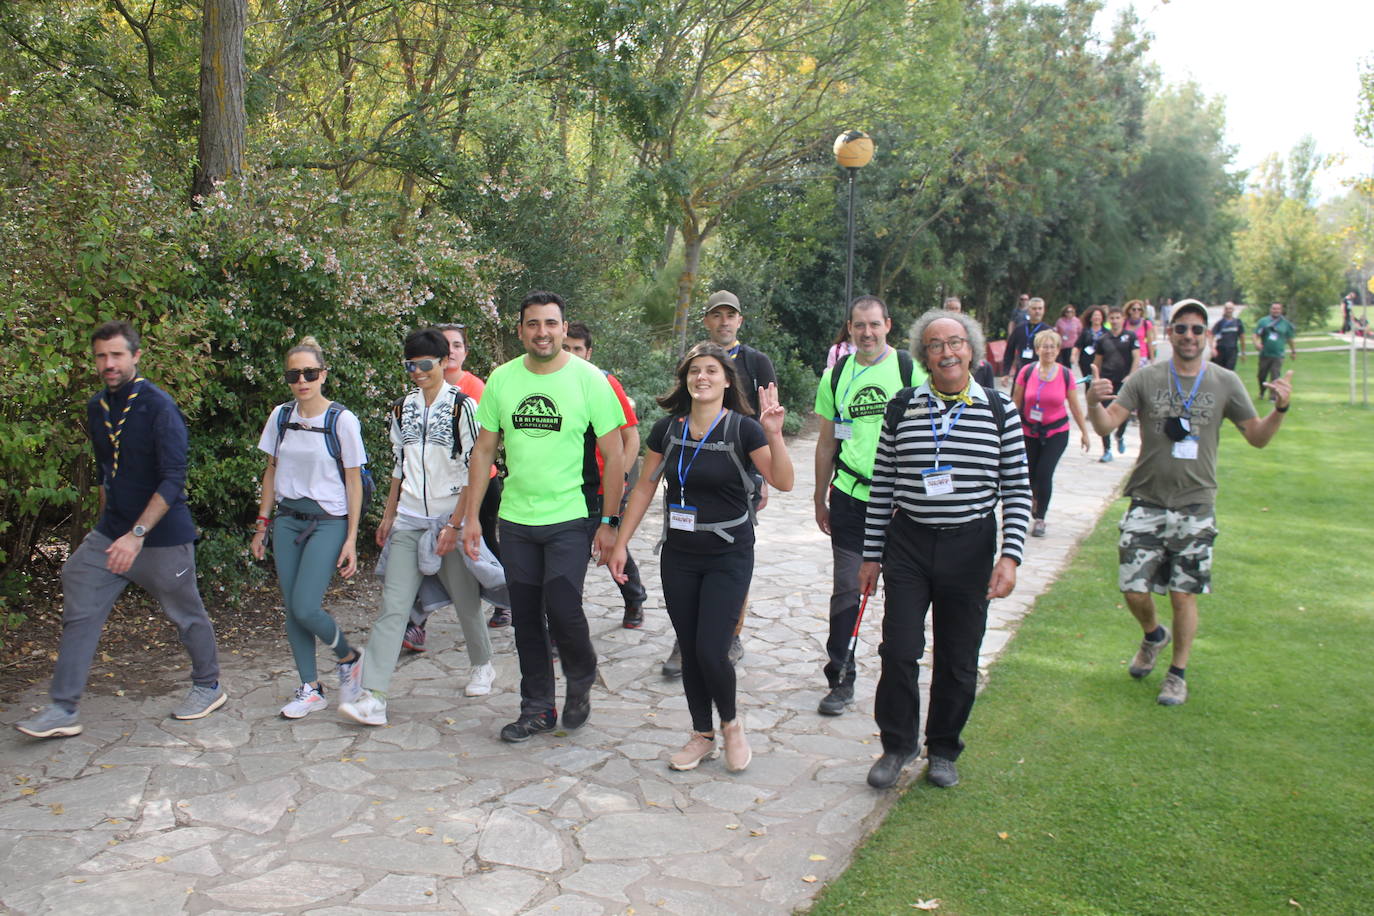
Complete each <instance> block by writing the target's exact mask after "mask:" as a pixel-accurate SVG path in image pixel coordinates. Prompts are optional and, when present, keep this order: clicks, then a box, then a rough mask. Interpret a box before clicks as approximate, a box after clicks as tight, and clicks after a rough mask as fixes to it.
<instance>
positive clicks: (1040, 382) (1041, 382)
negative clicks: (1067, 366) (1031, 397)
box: [1031, 363, 1062, 410]
mask: <svg viewBox="0 0 1374 916" xmlns="http://www.w3.org/2000/svg"><path fill="white" fill-rule="evenodd" d="M1053 368H1054V369H1055V370H1057V371H1056V372H1055V374H1054V376H1053V377H1051V378H1050V379H1048V380H1047V379H1042V378H1041V377H1040V366H1039V365H1038V364H1037V365H1036V367H1035V371H1033V372H1032V373H1031V374H1032V375H1034V376H1035V409H1036V410H1039V409H1040V392H1042V391H1044V390H1045V385H1047V384H1048V383H1049V382H1052V381H1054V380H1055V379H1057V378H1059V371H1062V369H1061V367H1060V365H1059V364H1058V363H1055V364H1054V366H1053Z"/></svg>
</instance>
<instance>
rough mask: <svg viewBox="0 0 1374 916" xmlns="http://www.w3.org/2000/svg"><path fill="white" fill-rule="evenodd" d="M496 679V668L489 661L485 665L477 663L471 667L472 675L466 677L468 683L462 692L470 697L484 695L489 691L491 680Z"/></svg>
mask: <svg viewBox="0 0 1374 916" xmlns="http://www.w3.org/2000/svg"><path fill="white" fill-rule="evenodd" d="M495 680H496V669H495V668H494V667H492V664H491V662H487V663H486V664H485V665H478V666H477V667H476V668H473V669H472V677H470V678H468V685H467V686H466V687H464V688H463V693H465V694H467V695H468V696H470V697H484V696H486V695H487V694H489V693H491V685H492V682H493V681H495Z"/></svg>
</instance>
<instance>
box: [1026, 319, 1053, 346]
mask: <svg viewBox="0 0 1374 916" xmlns="http://www.w3.org/2000/svg"><path fill="white" fill-rule="evenodd" d="M1049 327H1050V326H1049V325H1047V324H1043V323H1041V322H1039V321H1037V322H1036V323H1035V327H1031V326H1030V322H1029V321H1027V322H1026V346H1028V347H1034V346H1035V335H1036V334H1039V333H1040V332H1041V331H1047V330H1049Z"/></svg>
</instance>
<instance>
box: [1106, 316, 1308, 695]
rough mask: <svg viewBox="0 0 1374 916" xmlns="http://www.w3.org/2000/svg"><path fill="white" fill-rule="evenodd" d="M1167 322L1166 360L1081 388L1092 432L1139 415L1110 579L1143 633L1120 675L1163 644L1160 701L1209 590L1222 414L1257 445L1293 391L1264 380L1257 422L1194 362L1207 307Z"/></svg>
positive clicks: (1181, 687)
mask: <svg viewBox="0 0 1374 916" xmlns="http://www.w3.org/2000/svg"><path fill="white" fill-rule="evenodd" d="M1173 319H1174V321H1173V324H1172V325H1170V327H1169V343H1170V344H1171V346H1172V347H1173V356H1172V358H1171V359H1169V360H1168V361H1167V362H1163V363H1159V364H1157V365H1154V366H1150V367H1149V368H1147V369H1143V370H1142V371H1140V372H1138V373H1137V374H1135V375H1133V376H1131V377H1130V378H1129V379H1127V380H1126V384H1125V385H1123V386H1121V387H1120V388H1119V389H1118V388H1115V387H1113V386H1112V385H1111V384H1110V383H1109V382H1108V380H1107V379H1097V378H1095V379H1094V380H1093V383H1092V386H1091V387H1090V388H1089V389H1088V416H1089V419H1091V421H1092V424H1093V426H1095V427H1096V428H1097V431H1098V432H1099V433H1103V434H1104V435H1105V434H1106V433H1107V432H1110V431H1111V429H1112V428H1113V427H1115V426H1116V425H1117V424H1119V423H1120V422H1121V421H1123V420H1124V419H1125V418H1126V417H1127V416H1128V415H1129V414H1130V412H1131V411H1132V410H1135V411H1138V412H1139V415H1140V436H1141V443H1140V458H1139V459H1138V460H1137V461H1136V465H1135V467H1134V468H1132V469H1131V476H1130V478H1129V479H1128V480H1127V481H1126V495H1127V496H1129V497H1130V498H1131V505H1130V508H1129V509H1127V511H1126V514H1125V516H1123V517H1122V519H1121V525H1120V527H1121V539H1120V543H1119V546H1118V553H1119V570H1118V576H1119V580H1120V581H1119V585H1120V588H1121V592H1122V595H1123V596H1124V597H1125V599H1126V606H1127V607H1128V608H1129V609H1130V612H1131V614H1132V616H1134V617H1135V619H1136V621H1137V622H1138V623H1139V624H1140V628H1141V630H1142V631H1143V632H1144V638H1143V639H1142V640H1141V643H1140V649H1139V650H1138V651H1137V652H1136V655H1135V657H1134V658H1133V659H1132V660H1131V664H1130V668H1129V671H1130V675H1131V676H1132V677H1135V678H1143V677H1145V676H1146V675H1148V674H1149V673H1150V672H1151V671H1153V670H1154V667H1155V662H1156V660H1157V659H1158V657H1159V654H1160V652H1161V651H1162V650H1163V649H1164V647H1165V646H1167V645H1169V644H1170V642H1172V643H1173V647H1174V648H1173V658H1172V664H1171V665H1170V667H1169V673H1168V674H1167V675H1166V676H1165V678H1164V682H1163V684H1162V685H1161V687H1160V691H1159V696H1158V698H1157V701H1158V702H1159V703H1160V704H1161V705H1163V706H1178V705H1180V704H1182V703H1184V702H1185V701H1186V700H1187V699H1188V684H1187V680H1186V675H1187V665H1188V660H1189V656H1190V654H1191V649H1192V644H1193V638H1194V636H1195V635H1196V632H1197V622H1198V608H1197V596H1198V595H1200V594H1206V593H1207V592H1209V591H1211V580H1212V545H1213V541H1214V540H1215V538H1216V535H1217V527H1216V512H1215V506H1214V504H1215V501H1216V490H1217V477H1216V464H1217V445H1218V442H1219V440H1220V436H1221V426H1222V421H1223V420H1230V421H1231V422H1233V423H1235V424H1236V426H1237V427H1238V428H1239V429H1240V432H1241V435H1243V436H1244V437H1245V441H1247V442H1249V443H1250V444H1251V445H1253V446H1254V447H1256V448H1263V447H1264V446H1265V445H1267V444H1268V443H1269V441H1270V440H1271V439H1272V438H1273V437H1274V434H1275V433H1277V432H1278V429H1279V426H1280V425H1282V423H1283V415H1284V414H1285V413H1287V412H1288V408H1289V401H1290V399H1291V397H1292V392H1293V387H1292V373H1291V372H1290V373H1288V374H1287V375H1285V376H1284V377H1283V378H1281V379H1278V380H1276V381H1274V382H1270V383H1269V384H1268V385H1267V387H1268V388H1269V389H1270V390H1271V391H1273V392H1274V397H1275V403H1274V410H1273V411H1272V412H1271V413H1270V414H1269V416H1267V417H1264V418H1263V419H1260V418H1259V417H1258V416H1257V415H1256V413H1255V406H1254V404H1253V403H1251V401H1250V396H1249V394H1248V393H1247V392H1246V390H1245V384H1244V383H1243V382H1242V381H1241V380H1240V378H1239V377H1237V376H1236V374H1235V373H1234V372H1232V371H1231V370H1229V369H1225V368H1223V367H1221V366H1218V365H1215V364H1213V365H1208V363H1206V362H1205V361H1204V360H1203V351H1204V349H1205V348H1206V336H1207V310H1206V309H1205V308H1204V307H1203V306H1202V304H1201V303H1200V302H1197V301H1196V300H1191V301H1189V300H1184V301H1183V302H1180V303H1179V304H1178V305H1177V306H1175V307H1174V312H1173ZM1113 395H1115V399H1114V400H1113V401H1112V403H1111V404H1110V405H1107V406H1103V402H1104V401H1106V400H1107V399H1109V398H1111V397H1112V396H1113ZM1151 592H1154V593H1157V594H1161V595H1163V594H1167V595H1168V596H1169V603H1170V605H1171V606H1172V609H1173V625H1174V627H1173V631H1172V632H1170V630H1169V629H1168V628H1167V627H1165V626H1163V625H1162V624H1161V623H1160V622H1159V617H1158V613H1157V611H1156V609H1155V601H1154V597H1153V596H1152V595H1151Z"/></svg>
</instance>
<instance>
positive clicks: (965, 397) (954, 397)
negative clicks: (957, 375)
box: [930, 376, 973, 407]
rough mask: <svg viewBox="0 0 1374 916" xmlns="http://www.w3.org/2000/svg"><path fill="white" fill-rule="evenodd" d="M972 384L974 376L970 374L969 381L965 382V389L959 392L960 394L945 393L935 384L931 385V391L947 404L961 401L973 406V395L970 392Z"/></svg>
mask: <svg viewBox="0 0 1374 916" xmlns="http://www.w3.org/2000/svg"><path fill="white" fill-rule="evenodd" d="M972 385H973V376H969V379H968V381H967V382H965V383H964V390H963V391H961V392H959V393H958V394H945V393H944V392H943V391H941V390H939V389H938V388H936V387H935V386H934V385H931V386H930V393H931V394H933V395H935V396H936V397H937V398H939V399H940V400H942V401H944V402H945V403H946V404H949V403H953V402H954V401H959V402H960V403H962V404H967V405H968V406H969V407H972V406H973V397H972V395H970V394H969V389H970V388H971V387H972Z"/></svg>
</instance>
